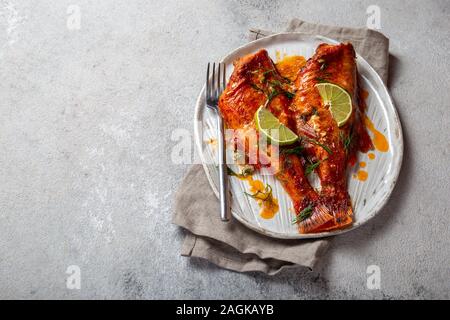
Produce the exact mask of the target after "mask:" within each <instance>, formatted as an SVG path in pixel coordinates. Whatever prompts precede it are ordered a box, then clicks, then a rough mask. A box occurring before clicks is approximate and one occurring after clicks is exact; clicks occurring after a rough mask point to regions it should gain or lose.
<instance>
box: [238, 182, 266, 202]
mask: <svg viewBox="0 0 450 320" xmlns="http://www.w3.org/2000/svg"><path fill="white" fill-rule="evenodd" d="M244 194H245V195H246V196H248V197H251V198H253V199H256V200H262V201H266V200H272V187H271V186H270V185H269V184H266V186H265V188H264V191H259V190H258V191H256V192H255V193H254V194H251V193H247V192H244Z"/></svg>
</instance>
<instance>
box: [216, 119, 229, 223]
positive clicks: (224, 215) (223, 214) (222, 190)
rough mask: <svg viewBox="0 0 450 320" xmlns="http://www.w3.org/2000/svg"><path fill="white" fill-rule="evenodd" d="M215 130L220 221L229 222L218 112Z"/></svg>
mask: <svg viewBox="0 0 450 320" xmlns="http://www.w3.org/2000/svg"><path fill="white" fill-rule="evenodd" d="M217 130H218V132H217V133H218V138H217V140H218V149H219V152H218V153H219V199H220V219H221V220H222V221H229V220H230V217H231V214H230V206H229V202H228V198H229V192H228V172H227V162H226V152H225V134H224V131H225V129H224V124H223V119H222V116H221V115H220V112H217Z"/></svg>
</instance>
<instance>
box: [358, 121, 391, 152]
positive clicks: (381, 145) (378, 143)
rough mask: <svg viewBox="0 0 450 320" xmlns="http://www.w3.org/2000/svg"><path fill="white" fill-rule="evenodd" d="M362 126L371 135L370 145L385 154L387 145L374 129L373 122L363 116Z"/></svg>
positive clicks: (383, 137)
mask: <svg viewBox="0 0 450 320" xmlns="http://www.w3.org/2000/svg"><path fill="white" fill-rule="evenodd" d="M364 124H365V125H366V128H367V129H368V130H369V131H371V132H372V134H373V138H372V143H373V145H374V147H375V149H377V150H378V151H380V152H387V151H388V150H389V143H388V140H387V139H386V137H385V136H384V135H383V134H382V133H381V132H380V131H378V130H377V129H376V128H375V126H374V124H373V122H372V121H371V120H370V119H369V118H368V117H367V116H364Z"/></svg>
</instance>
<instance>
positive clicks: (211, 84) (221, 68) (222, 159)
mask: <svg viewBox="0 0 450 320" xmlns="http://www.w3.org/2000/svg"><path fill="white" fill-rule="evenodd" d="M210 66H211V64H210V63H208V69H207V70H206V105H207V106H208V108H210V109H212V110H214V111H215V112H216V113H217V133H218V137H217V140H218V150H219V152H218V154H219V196H220V197H219V198H220V219H222V221H228V220H230V208H229V204H228V194H229V193H228V172H227V163H226V153H225V137H224V126H223V119H222V116H221V115H220V111H219V108H218V102H219V97H220V94H221V93H222V91H223V90H224V89H225V84H226V81H225V65H224V64H223V63H218V66H217V72H216V64H215V63H213V64H212V75H210Z"/></svg>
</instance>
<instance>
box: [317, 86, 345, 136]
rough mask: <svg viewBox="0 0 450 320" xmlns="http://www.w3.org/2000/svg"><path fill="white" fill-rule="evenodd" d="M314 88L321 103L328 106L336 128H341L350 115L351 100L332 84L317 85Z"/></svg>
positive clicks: (343, 91)
mask: <svg viewBox="0 0 450 320" xmlns="http://www.w3.org/2000/svg"><path fill="white" fill-rule="evenodd" d="M316 88H317V90H319V94H320V96H321V97H322V101H323V103H324V104H326V105H329V106H330V111H331V114H332V115H333V118H334V120H336V122H337V124H338V126H339V127H341V126H343V125H344V124H345V123H346V122H347V120H348V119H349V118H350V116H351V114H352V98H351V97H350V95H349V94H348V92H347V91H345V90H344V89H342V88H341V87H339V86H337V85H335V84H332V83H318V84H316Z"/></svg>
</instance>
